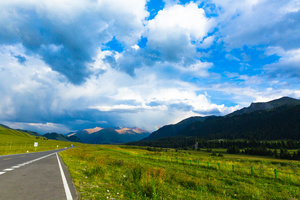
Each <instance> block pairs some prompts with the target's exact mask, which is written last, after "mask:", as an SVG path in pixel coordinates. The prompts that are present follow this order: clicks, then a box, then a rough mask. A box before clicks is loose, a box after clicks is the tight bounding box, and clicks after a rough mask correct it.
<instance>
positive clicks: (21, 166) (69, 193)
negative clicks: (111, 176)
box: [0, 149, 78, 200]
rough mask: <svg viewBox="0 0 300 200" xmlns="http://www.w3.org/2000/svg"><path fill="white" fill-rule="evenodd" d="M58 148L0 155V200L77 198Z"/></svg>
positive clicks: (68, 199)
mask: <svg viewBox="0 0 300 200" xmlns="http://www.w3.org/2000/svg"><path fill="white" fill-rule="evenodd" d="M60 151H63V149H61V150H55V151H45V152H37V153H27V154H17V155H8V156H0V200H7V199H9V200H14V199H16V200H17V199H18V200H23V199H24V200H25V199H26V200H27V199H28V200H35V199H38V200H40V199H42V200H47V199H55V200H60V199H62V200H65V199H67V200H72V199H78V197H77V194H76V191H75V188H74V186H73V184H72V181H71V178H70V175H69V173H68V170H67V169H66V167H65V165H64V164H63V162H62V160H61V158H60V157H59V156H58V154H57V153H58V152H60Z"/></svg>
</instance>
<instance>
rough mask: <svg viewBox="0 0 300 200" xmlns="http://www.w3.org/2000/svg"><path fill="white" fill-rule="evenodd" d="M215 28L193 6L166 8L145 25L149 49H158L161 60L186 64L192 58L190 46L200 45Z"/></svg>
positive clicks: (190, 4) (193, 55) (195, 6)
mask: <svg viewBox="0 0 300 200" xmlns="http://www.w3.org/2000/svg"><path fill="white" fill-rule="evenodd" d="M214 25H215V24H214V19H209V18H207V17H206V16H205V12H204V10H203V9H202V8H198V5H197V4H195V3H189V4H186V5H178V4H175V5H172V6H168V7H166V8H164V9H163V10H161V11H159V12H158V14H157V15H156V17H155V18H154V19H152V20H150V21H149V22H148V23H147V26H146V28H147V30H148V32H147V34H146V35H147V38H148V45H149V46H150V47H151V48H153V49H157V50H158V51H159V53H160V54H161V56H162V57H163V60H166V61H170V62H178V61H183V62H187V63H188V62H189V61H190V60H194V57H195V53H196V45H194V44H193V43H195V42H196V43H200V42H201V41H202V40H203V38H204V37H206V36H207V34H208V33H209V32H210V31H211V29H212V28H213V27H214ZM206 43H209V41H208V42H206Z"/></svg>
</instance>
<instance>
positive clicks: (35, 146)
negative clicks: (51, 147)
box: [34, 142, 39, 151]
mask: <svg viewBox="0 0 300 200" xmlns="http://www.w3.org/2000/svg"><path fill="white" fill-rule="evenodd" d="M38 145H39V143H38V142H34V151H36V148H37V146H38Z"/></svg>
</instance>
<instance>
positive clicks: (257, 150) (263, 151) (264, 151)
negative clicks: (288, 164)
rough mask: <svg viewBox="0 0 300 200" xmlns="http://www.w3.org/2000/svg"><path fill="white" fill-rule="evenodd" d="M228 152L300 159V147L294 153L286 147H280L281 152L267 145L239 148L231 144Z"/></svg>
mask: <svg viewBox="0 0 300 200" xmlns="http://www.w3.org/2000/svg"><path fill="white" fill-rule="evenodd" d="M227 153H230V154H239V153H242V154H248V155H258V156H270V157H275V158H280V159H289V160H300V149H298V150H297V151H294V152H293V153H290V152H288V150H287V149H286V148H280V150H279V152H278V150H277V149H274V150H271V149H268V148H267V147H251V148H245V149H239V147H237V146H230V147H229V148H227Z"/></svg>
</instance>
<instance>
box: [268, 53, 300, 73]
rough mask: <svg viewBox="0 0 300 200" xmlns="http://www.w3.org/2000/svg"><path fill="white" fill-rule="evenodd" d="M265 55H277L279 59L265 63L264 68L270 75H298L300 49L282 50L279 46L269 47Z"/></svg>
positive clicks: (299, 69)
mask: <svg viewBox="0 0 300 200" xmlns="http://www.w3.org/2000/svg"><path fill="white" fill-rule="evenodd" d="M266 54H267V55H274V54H276V55H278V56H280V59H279V60H278V62H276V63H271V64H267V65H265V66H264V69H265V70H266V71H267V72H268V73H269V75H271V76H272V77H288V76H290V77H293V78H297V79H299V77H300V49H292V50H287V51H286V50H284V49H282V48H280V47H269V48H268V49H267V51H266Z"/></svg>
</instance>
